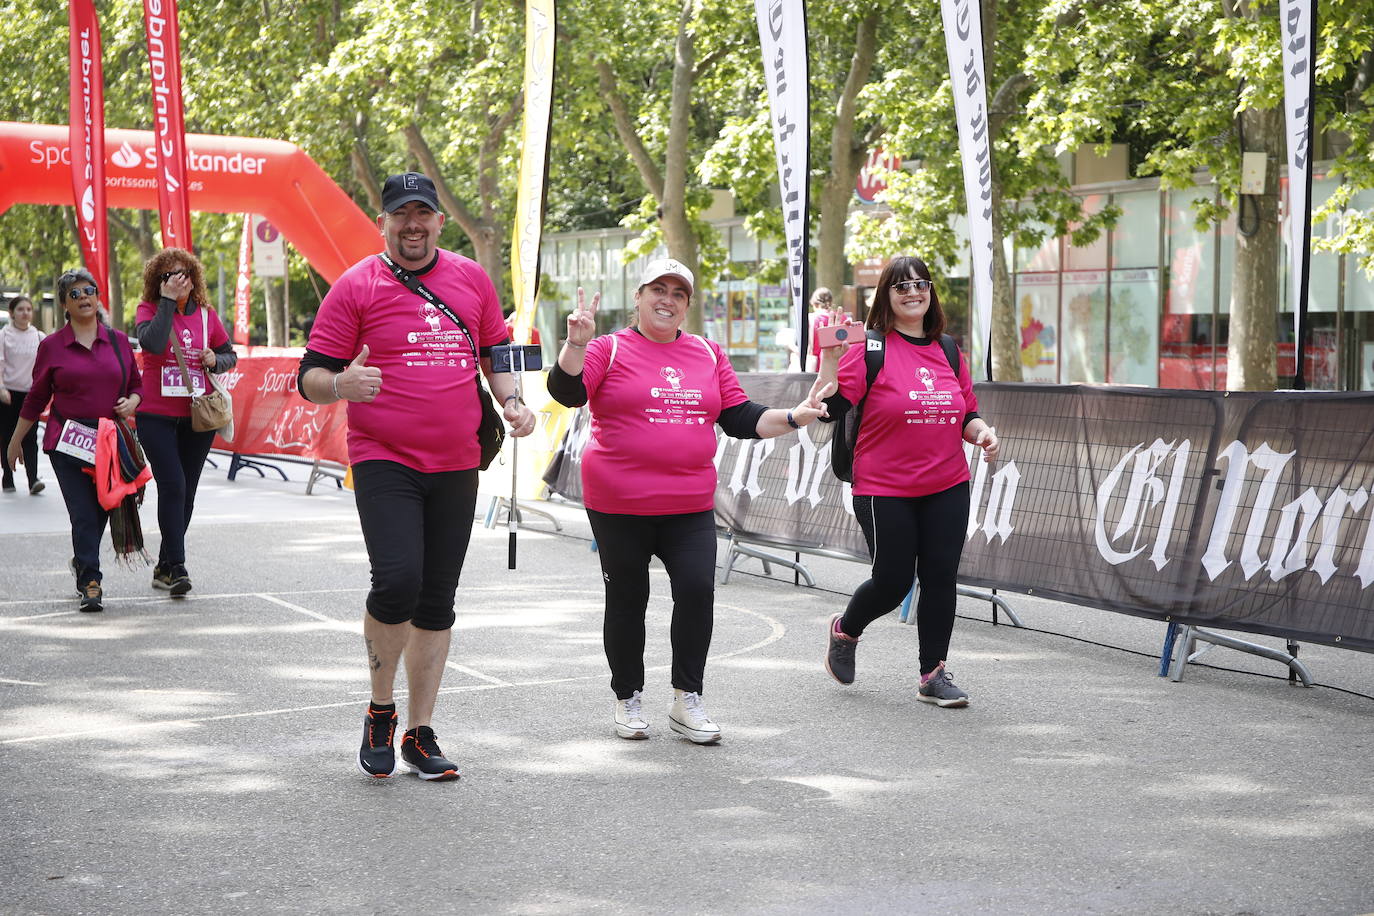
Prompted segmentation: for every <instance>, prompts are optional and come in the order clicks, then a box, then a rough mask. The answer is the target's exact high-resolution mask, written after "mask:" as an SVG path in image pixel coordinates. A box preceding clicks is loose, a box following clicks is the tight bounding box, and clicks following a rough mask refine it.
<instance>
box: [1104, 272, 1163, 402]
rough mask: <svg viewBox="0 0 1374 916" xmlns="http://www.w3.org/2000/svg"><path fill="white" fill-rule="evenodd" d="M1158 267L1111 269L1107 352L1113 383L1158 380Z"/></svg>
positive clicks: (1152, 382) (1110, 376) (1133, 383)
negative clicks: (1108, 347) (1108, 344)
mask: <svg viewBox="0 0 1374 916" xmlns="http://www.w3.org/2000/svg"><path fill="white" fill-rule="evenodd" d="M1158 301H1159V271H1158V269H1156V268H1154V267H1142V268H1136V269H1131V270H1114V271H1112V306H1111V312H1110V315H1111V317H1110V319H1109V322H1108V323H1109V325H1110V328H1111V343H1110V355H1109V358H1108V376H1107V381H1108V382H1110V383H1111V384H1113V385H1155V384H1157V383H1158V381H1159V321H1158V320H1157V319H1156V317H1155V316H1156V312H1157V311H1158V306H1157V303H1158Z"/></svg>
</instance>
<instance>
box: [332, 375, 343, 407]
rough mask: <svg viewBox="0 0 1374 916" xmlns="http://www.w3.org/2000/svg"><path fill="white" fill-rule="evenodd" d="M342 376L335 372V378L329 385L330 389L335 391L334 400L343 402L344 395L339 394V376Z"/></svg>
mask: <svg viewBox="0 0 1374 916" xmlns="http://www.w3.org/2000/svg"><path fill="white" fill-rule="evenodd" d="M341 375H343V373H342V372H335V373H334V378H333V379H332V380H331V381H330V383H329V387H330V388H331V389H333V391H334V400H336V401H342V400H343V399H344V397H343V395H341V394H339V376H341Z"/></svg>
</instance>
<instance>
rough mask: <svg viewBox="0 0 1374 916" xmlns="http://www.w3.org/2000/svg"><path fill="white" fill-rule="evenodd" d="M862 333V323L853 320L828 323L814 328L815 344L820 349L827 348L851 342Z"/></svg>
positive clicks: (861, 335)
mask: <svg viewBox="0 0 1374 916" xmlns="http://www.w3.org/2000/svg"><path fill="white" fill-rule="evenodd" d="M863 335H864V329H863V325H861V324H859V323H858V322H855V321H846V322H845V323H844V324H828V325H826V326H825V327H822V328H817V329H816V345H817V346H818V347H820V349H822V350H828V349H830V348H831V347H838V346H840V345H841V344H844V343H852V342H853V341H856V340H858V339H859V338H861V337H863Z"/></svg>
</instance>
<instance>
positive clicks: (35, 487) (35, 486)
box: [29, 480, 48, 496]
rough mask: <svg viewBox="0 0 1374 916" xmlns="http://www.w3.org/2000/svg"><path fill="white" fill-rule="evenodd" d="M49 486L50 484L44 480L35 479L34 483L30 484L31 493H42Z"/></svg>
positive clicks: (31, 494) (34, 494) (35, 494)
mask: <svg viewBox="0 0 1374 916" xmlns="http://www.w3.org/2000/svg"><path fill="white" fill-rule="evenodd" d="M47 486H48V485H47V484H45V483H44V482H43V481H41V480H35V481H34V482H33V483H31V484H29V495H30V496H37V495H38V494H39V493H42V492H43V491H44V490H45V489H46V488H47Z"/></svg>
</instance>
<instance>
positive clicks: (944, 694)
mask: <svg viewBox="0 0 1374 916" xmlns="http://www.w3.org/2000/svg"><path fill="white" fill-rule="evenodd" d="M916 699H918V700H920V701H921V702H922V703H934V704H935V705H936V706H944V707H951V706H967V705H968V694H967V693H965V692H964V691H962V690H960V689H959V688H958V687H955V686H954V676H953V675H952V674H950V673H949V669H947V668H946V667H945V663H944V662H940V666H939V667H938V668H936V669H935V670H934V671H932V672H930V674H928V675H925V676H924V677H922V678H921V686H920V688H918V689H917V691H916Z"/></svg>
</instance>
